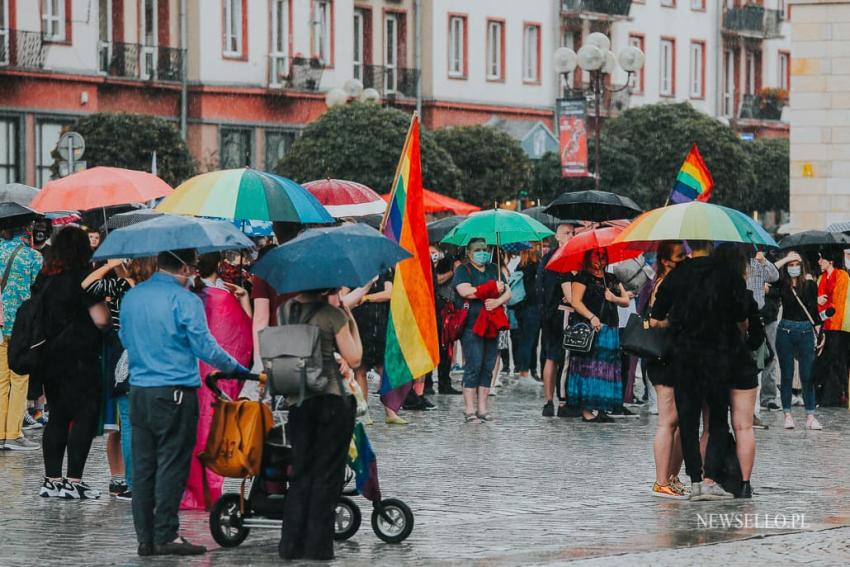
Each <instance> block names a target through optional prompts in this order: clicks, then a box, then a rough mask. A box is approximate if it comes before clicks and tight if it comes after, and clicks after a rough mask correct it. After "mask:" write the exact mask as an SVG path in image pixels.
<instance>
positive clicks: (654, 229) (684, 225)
mask: <svg viewBox="0 0 850 567" xmlns="http://www.w3.org/2000/svg"><path fill="white" fill-rule="evenodd" d="M656 240H713V241H723V242H744V243H748V244H755V245H764V246H777V244H776V241H775V240H773V238H772V237H771V236H770V235H769V234H768V233H767V232H766V231H765V230H764V229H763V228H762V227H761V225H760V224H758V223H757V222H756V221H754V220H753V219H752V218H750V217H748V216H747V215H745V214H744V213H741V212H739V211H736V210H735V209H730V208H728V207H721V206H719V205H712V204H710V203H703V202H700V201H692V202H690V203H681V204H678V205H670V206H669V207H661V208H660V209H654V210H652V211H648V212H646V213H644V214H642V215H641V216H639V217H638V218H636V219H635V220H634V222H632V224H630V225H629V226H628V227H626V228H625V229H624V230H623V232H621V233H620V235H619V236H618V237H617V238H616V239H615V241H614V242H615V243H617V242H651V241H656Z"/></svg>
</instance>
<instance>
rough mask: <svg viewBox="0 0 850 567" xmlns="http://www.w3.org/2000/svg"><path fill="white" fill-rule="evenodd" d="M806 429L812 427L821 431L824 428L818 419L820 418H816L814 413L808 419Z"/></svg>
mask: <svg viewBox="0 0 850 567" xmlns="http://www.w3.org/2000/svg"><path fill="white" fill-rule="evenodd" d="M806 429H811V430H813V431H820V430H821V429H823V425H821V424H820V422H819V421H818V418H816V417H815V416H813V415H810V416H809V417H808V418H807V419H806Z"/></svg>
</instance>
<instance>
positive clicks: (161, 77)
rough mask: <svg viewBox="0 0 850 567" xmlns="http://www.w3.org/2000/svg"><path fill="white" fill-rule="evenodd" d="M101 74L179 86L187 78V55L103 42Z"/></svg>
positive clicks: (100, 51)
mask: <svg viewBox="0 0 850 567" xmlns="http://www.w3.org/2000/svg"><path fill="white" fill-rule="evenodd" d="M97 67H98V72H100V73H101V74H104V75H106V76H108V77H119V78H123V79H140V80H143V81H168V82H177V81H180V80H181V79H182V77H183V51H182V50H180V49H176V48H173V47H157V46H151V45H139V44H136V43H121V42H117V41H116V42H100V43H99V44H98V57H97Z"/></svg>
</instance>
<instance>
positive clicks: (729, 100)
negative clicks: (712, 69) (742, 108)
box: [723, 49, 735, 117]
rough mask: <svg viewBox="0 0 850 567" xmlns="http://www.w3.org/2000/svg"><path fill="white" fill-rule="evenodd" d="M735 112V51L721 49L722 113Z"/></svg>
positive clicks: (726, 114)
mask: <svg viewBox="0 0 850 567" xmlns="http://www.w3.org/2000/svg"><path fill="white" fill-rule="evenodd" d="M734 113H735V52H734V51H733V50H732V49H726V50H724V51H723V115H724V116H727V117H731V116H732V115H733V114H734Z"/></svg>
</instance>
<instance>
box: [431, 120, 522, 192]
mask: <svg viewBox="0 0 850 567" xmlns="http://www.w3.org/2000/svg"><path fill="white" fill-rule="evenodd" d="M434 137H435V139H436V140H437V143H438V144H440V146H442V148H443V149H445V150H446V151H447V152H448V153H449V155H450V156H451V157H452V161H454V163H455V165H457V167H458V169H460V172H461V175H462V177H461V187H462V191H461V192H462V195H459V196H460V197H462V198H463V200H465V201H468V202H470V203H473V204H475V205H479V206H484V207H492V206H493V202H494V201H505V200H508V199H515V198H516V197H517V195H518V194H519V192H520V191H527V190H528V184H529V181H530V179H531V160H530V159H529V158H528V156H527V155H526V154H525V152H524V151H523V149H522V146H520V144H519V142H517V141H516V140H514V139H513V138H511V137H510V136H509V135H508V134H506V133H504V132H502V131H500V130H497V129H496V128H493V127H492V126H462V127H457V128H442V129H440V130H437V131H436V132H435V133H434Z"/></svg>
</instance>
